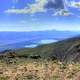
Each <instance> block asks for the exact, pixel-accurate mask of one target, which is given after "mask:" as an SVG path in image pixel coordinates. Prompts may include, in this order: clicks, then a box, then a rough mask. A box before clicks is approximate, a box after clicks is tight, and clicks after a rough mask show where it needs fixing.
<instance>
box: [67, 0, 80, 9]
mask: <svg viewBox="0 0 80 80" xmlns="http://www.w3.org/2000/svg"><path fill="white" fill-rule="evenodd" d="M68 6H69V7H74V8H80V1H78V2H75V1H70V3H69V4H68Z"/></svg>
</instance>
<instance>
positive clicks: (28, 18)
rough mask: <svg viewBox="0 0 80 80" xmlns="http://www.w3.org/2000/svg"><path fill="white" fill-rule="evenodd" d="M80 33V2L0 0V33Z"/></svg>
mask: <svg viewBox="0 0 80 80" xmlns="http://www.w3.org/2000/svg"><path fill="white" fill-rule="evenodd" d="M44 30H61V31H65V30H67V31H80V0H0V31H44Z"/></svg>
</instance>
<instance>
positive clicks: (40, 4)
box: [5, 0, 47, 14]
mask: <svg viewBox="0 0 80 80" xmlns="http://www.w3.org/2000/svg"><path fill="white" fill-rule="evenodd" d="M46 3H47V0H36V1H35V3H34V4H29V5H28V7H29V8H28V7H24V9H15V8H12V9H8V10H6V11H5V12H6V13H16V14H27V13H29V14H34V13H37V12H46V9H45V8H44V5H45V4H46Z"/></svg>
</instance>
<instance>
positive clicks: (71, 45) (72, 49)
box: [2, 37, 80, 62]
mask: <svg viewBox="0 0 80 80" xmlns="http://www.w3.org/2000/svg"><path fill="white" fill-rule="evenodd" d="M8 52H9V51H8ZM2 53H3V52H2ZM5 53H7V52H5ZM10 53H11V52H10ZM15 54H16V56H18V57H21V56H23V57H29V58H37V57H38V58H42V59H57V60H59V61H63V62H73V61H74V62H80V37H74V38H69V39H66V40H63V41H59V42H56V43H51V44H46V45H40V46H38V47H36V48H30V49H28V48H27V49H26V48H25V49H19V50H16V51H15Z"/></svg>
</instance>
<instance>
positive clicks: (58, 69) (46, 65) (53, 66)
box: [0, 60, 80, 80]
mask: <svg viewBox="0 0 80 80" xmlns="http://www.w3.org/2000/svg"><path fill="white" fill-rule="evenodd" d="M0 80H80V64H78V63H76V64H74V63H73V64H67V65H65V64H63V63H61V62H57V61H56V62H54V61H47V60H39V61H36V60H25V61H24V63H22V62H21V63H19V64H16V63H15V64H6V63H5V62H0Z"/></svg>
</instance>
